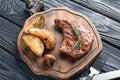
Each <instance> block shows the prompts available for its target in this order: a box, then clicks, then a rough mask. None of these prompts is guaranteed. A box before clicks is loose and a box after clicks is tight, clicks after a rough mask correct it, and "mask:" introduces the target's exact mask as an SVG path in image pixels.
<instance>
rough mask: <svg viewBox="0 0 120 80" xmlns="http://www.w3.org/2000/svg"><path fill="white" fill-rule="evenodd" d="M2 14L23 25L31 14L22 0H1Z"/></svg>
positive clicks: (0, 14) (0, 11)
mask: <svg viewBox="0 0 120 80" xmlns="http://www.w3.org/2000/svg"><path fill="white" fill-rule="evenodd" d="M0 16H2V17H4V18H6V19H7V20H9V21H10V22H12V23H14V24H16V25H19V26H20V27H22V26H23V24H24V21H25V20H26V18H27V17H28V16H29V14H28V12H26V11H25V5H24V3H23V2H22V1H20V0H0Z"/></svg>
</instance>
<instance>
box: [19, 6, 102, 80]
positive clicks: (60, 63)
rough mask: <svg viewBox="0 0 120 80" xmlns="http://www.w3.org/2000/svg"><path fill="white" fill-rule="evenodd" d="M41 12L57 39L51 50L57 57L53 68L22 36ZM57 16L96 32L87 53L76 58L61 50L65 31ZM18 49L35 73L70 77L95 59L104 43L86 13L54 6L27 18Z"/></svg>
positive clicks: (46, 27)
mask: <svg viewBox="0 0 120 80" xmlns="http://www.w3.org/2000/svg"><path fill="white" fill-rule="evenodd" d="M41 13H43V14H44V15H45V17H46V21H45V29H48V30H49V31H51V32H53V33H54V35H55V39H56V46H55V48H54V49H53V50H52V51H50V52H49V53H50V54H52V55H54V56H55V57H56V59H57V60H56V62H55V63H54V65H53V66H52V67H51V68H47V67H45V66H44V61H43V60H44V55H43V56H42V57H38V56H36V55H35V54H34V53H33V52H32V51H31V50H30V49H29V48H28V47H27V46H26V45H25V44H24V42H23V40H22V36H23V35H24V33H23V31H24V30H25V29H26V28H27V25H29V23H30V22H31V21H33V20H34V18H35V17H37V16H38V15H39V14H41ZM56 18H57V19H64V20H68V21H69V22H70V23H74V24H76V25H82V26H83V27H85V28H86V29H88V30H90V31H91V32H92V33H93V34H94V41H93V44H92V48H91V50H90V51H89V52H88V53H87V55H85V56H84V57H82V58H79V59H77V60H74V59H72V58H71V57H70V56H68V55H64V54H61V53H60V52H59V48H60V45H61V44H62V41H63V33H62V31H61V30H60V29H59V28H58V27H57V26H56V25H55V23H54V19H56ZM18 50H19V54H20V56H21V57H22V59H23V60H24V61H25V62H26V64H27V65H28V66H29V67H30V69H31V70H32V71H33V72H34V73H35V74H37V75H44V76H50V77H53V78H57V79H69V78H71V77H73V76H75V75H76V74H78V73H80V72H81V71H83V70H84V69H85V68H86V67H87V66H89V65H90V63H91V62H92V61H94V59H95V58H96V57H97V56H98V55H99V53H100V51H101V50H102V43H101V38H100V36H99V34H98V32H97V30H96V28H95V26H94V25H93V24H92V22H91V21H90V20H89V19H88V18H87V17H86V16H85V15H83V14H81V13H78V12H75V11H72V10H70V9H68V8H52V9H48V10H47V11H44V12H39V13H36V14H34V15H32V16H31V17H29V18H28V19H27V20H26V22H25V24H24V27H23V29H22V30H21V32H20V34H19V37H18Z"/></svg>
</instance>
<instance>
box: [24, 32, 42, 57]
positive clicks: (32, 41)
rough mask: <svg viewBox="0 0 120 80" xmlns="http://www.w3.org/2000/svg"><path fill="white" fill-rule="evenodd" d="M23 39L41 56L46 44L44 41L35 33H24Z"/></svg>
mask: <svg viewBox="0 0 120 80" xmlns="http://www.w3.org/2000/svg"><path fill="white" fill-rule="evenodd" d="M23 40H24V42H25V44H26V45H27V46H28V47H29V48H30V49H31V50H32V51H33V52H34V53H35V54H36V55H37V56H41V55H42V54H43V51H44V45H43V43H42V41H41V40H40V39H39V38H38V37H36V36H33V35H29V34H28V35H24V36H23Z"/></svg>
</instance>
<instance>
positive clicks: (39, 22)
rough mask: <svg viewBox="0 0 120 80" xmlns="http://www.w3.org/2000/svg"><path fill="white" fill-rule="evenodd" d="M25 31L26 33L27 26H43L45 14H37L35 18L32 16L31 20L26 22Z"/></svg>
mask: <svg viewBox="0 0 120 80" xmlns="http://www.w3.org/2000/svg"><path fill="white" fill-rule="evenodd" d="M28 23H29V24H28V25H27V27H26V29H25V32H26V33H28V29H29V28H40V29H41V28H44V25H45V15H44V14H39V15H37V16H36V17H35V18H33V19H32V20H31V21H29V22H28Z"/></svg>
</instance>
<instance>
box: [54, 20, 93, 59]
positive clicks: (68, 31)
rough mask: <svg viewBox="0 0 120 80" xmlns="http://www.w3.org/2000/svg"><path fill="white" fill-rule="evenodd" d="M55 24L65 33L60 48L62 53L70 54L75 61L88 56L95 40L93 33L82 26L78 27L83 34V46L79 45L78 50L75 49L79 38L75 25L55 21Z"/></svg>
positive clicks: (63, 21)
mask: <svg viewBox="0 0 120 80" xmlns="http://www.w3.org/2000/svg"><path fill="white" fill-rule="evenodd" d="M54 22H55V24H56V25H57V26H58V27H59V28H60V29H62V31H63V36H64V40H63V42H62V45H61V47H60V52H61V53H64V54H68V55H70V56H71V57H73V58H74V59H77V58H80V57H82V56H84V55H86V54H87V53H88V52H89V51H90V49H91V47H92V43H93V40H94V36H93V33H91V32H90V31H89V30H86V29H85V28H84V27H82V26H76V28H77V29H78V30H79V31H80V33H81V34H80V35H79V36H80V37H81V43H80V45H81V46H80V45H79V46H78V48H77V49H74V48H73V47H74V45H75V42H76V41H77V40H78V37H77V35H76V34H75V32H74V30H73V25H72V24H71V23H69V22H68V21H67V20H60V19H55V20H54Z"/></svg>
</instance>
